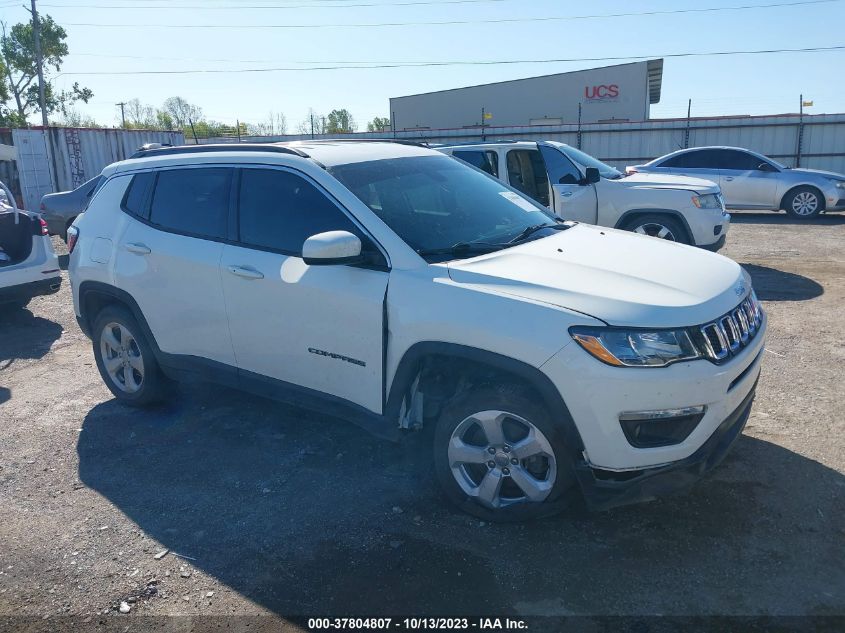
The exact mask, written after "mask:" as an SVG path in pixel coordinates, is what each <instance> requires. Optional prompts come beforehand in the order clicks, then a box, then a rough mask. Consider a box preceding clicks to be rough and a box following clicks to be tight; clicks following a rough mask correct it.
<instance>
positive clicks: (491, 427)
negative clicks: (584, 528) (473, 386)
mask: <svg viewBox="0 0 845 633" xmlns="http://www.w3.org/2000/svg"><path fill="white" fill-rule="evenodd" d="M562 435H563V434H562V433H561V431H560V429H558V428H557V427H556V426H555V425H554V424H553V423H552V422H551V419H550V416H549V415H548V413H547V412H546V410H545V409H544V408H543V407H542V406H541V405H539V404H538V403H536V402H534V401H532V400H531V399H529V398H527V397H525V396H523V395H521V394H517V393H512V392H509V391H508V390H505V389H501V388H499V389H497V388H492V387H491V388H483V389H479V390H477V391H471V392H468V393H466V394H464V395H462V396H458V397H457V398H456V399H455V400H453V401H452V402H451V403H449V404H448V405H447V406H446V407H445V408H444V410H443V413H442V414H441V416H440V419H439V420H438V422H437V428H436V429H435V432H434V468H435V472H436V475H437V479H438V482H439V483H440V486H441V487H442V489H443V491H444V492H445V494H446V496H447V497H448V498H449V500H450V501H452V503H454V504H455V505H456V506H457V507H459V508H460V509H461V510H464V511H465V512H468V513H470V514H473V515H475V516H477V517H479V518H482V519H486V520H489V521H518V520H525V519H533V518H538V517H542V516H548V515H551V514H555V513H557V512H559V511H561V510H563V509H564V508H565V507H566V506H567V505H568V504H569V503H570V502H571V501H572V499H573V497H574V493H575V490H576V489H575V474H574V469H573V463H572V459H571V457H570V453H569V450H568V449H567V446H566V445H565V444H564V442H563V439H562Z"/></svg>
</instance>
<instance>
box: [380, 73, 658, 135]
mask: <svg viewBox="0 0 845 633" xmlns="http://www.w3.org/2000/svg"><path fill="white" fill-rule="evenodd" d="M662 80H663V60H662V59H652V60H648V61H644V62H634V63H631V64H619V65H616V66H605V67H604V68H592V69H590V70H579V71H575V72H569V73H558V74H555V75H544V76H542V77H529V78H527V79H516V80H513V81H501V82H497V83H492V84H483V85H480V86H469V87H466V88H455V89H453V90H441V91H438V92H428V93H424V94H417V95H410V96H406V97H395V98H392V99H391V100H390V112H391V117H392V119H393V120H392V123H393V128H394V129H395V130H419V129H444V128H463V127H475V126H480V125H482V122H483V124H485V125H495V126H513V125H559V124H562V123H576V122H577V121H578V110H579V104H580V107H581V122H582V123H600V122H605V121H644V120H646V119H648V118H649V106H650V105H651V104H652V103H658V102H659V101H660V86H661V82H662Z"/></svg>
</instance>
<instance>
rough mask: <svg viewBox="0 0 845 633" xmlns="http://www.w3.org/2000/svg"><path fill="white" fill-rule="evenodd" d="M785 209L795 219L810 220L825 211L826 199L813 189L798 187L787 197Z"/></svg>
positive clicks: (784, 203)
mask: <svg viewBox="0 0 845 633" xmlns="http://www.w3.org/2000/svg"><path fill="white" fill-rule="evenodd" d="M783 207H784V209H786V212H787V213H788V214H789V215H791V216H792V217H793V218H798V219H800V220H810V219H812V218H815V217H816V216H818V215H819V213H821V212H822V211H824V198H822V195H821V194H820V193H819V191H818V190H817V189H814V188H813V187H798V188H796V189H794V190H793V191H790V192H789V193H788V194H787V195H786V197H785V198H784V199H783Z"/></svg>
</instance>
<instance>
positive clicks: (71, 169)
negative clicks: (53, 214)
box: [7, 128, 185, 209]
mask: <svg viewBox="0 0 845 633" xmlns="http://www.w3.org/2000/svg"><path fill="white" fill-rule="evenodd" d="M11 137H12V145H14V146H15V147H16V148H17V150H18V160H17V171H18V179H19V183H17V184H18V185H19V187H20V191H21V197H22V198H23V204H24V208H26V209H38V205H39V204H40V202H41V196H43V195H44V194H45V193H52V192H54V191H67V190H69V189H74V188H75V187H77V186H78V185H80V184H82V183H83V182H85V181H86V180H89V179H91V178H93V177H94V176H96V175H97V174H99V173H100V172H101V171H102V170H103V167H105V166H106V165H109V164H111V163H113V162H115V161H119V160H124V159H126V158H128V157H129V156H131V155H132V154H133V153H134V152H135V151H136V150H137V149H138V148H139V147H140V146H141V145H143V144H144V143H170V144H173V145H182V144H184V142H185V137H184V135H183V134H182V133H181V132H156V131H148V130H113V129H102V130H98V129H77V128H49V129H47V130H44V129H39V128H36V129H15V130H12V132H11ZM7 184H8V183H7ZM10 187H12V185H11V184H10ZM13 190H14V187H13Z"/></svg>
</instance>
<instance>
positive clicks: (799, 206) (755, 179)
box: [627, 147, 845, 220]
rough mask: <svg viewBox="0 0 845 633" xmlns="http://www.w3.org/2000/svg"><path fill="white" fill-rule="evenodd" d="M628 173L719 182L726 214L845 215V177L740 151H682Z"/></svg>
mask: <svg viewBox="0 0 845 633" xmlns="http://www.w3.org/2000/svg"><path fill="white" fill-rule="evenodd" d="M627 171H628V173H637V174H660V175H662V174H677V175H682V176H694V177H696V178H707V179H708V180H712V181H714V182H718V183H719V186H720V187H721V188H722V195H723V196H724V198H725V206H726V207H727V208H729V209H763V210H767V211H769V210H770V211H777V210H780V209H784V210H785V211H786V212H787V213H788V214H789V215H791V216H792V217H794V218H799V219H802V220H808V219H810V218H814V217H816V216H817V215H819V214H820V213H821V212H823V211H843V210H845V175H843V174H837V173H835V172H831V171H822V170H819V169H791V168H789V167H786V166H785V165H782V164H780V163H779V162H777V161H775V160H772V159H771V158H768V157H767V156H763V154H758V153H757V152H752V151H751V150H749V149H743V148H741V147H694V148H692V149H682V150H679V151H677V152H672V153H671V154H666V156H661V157H660V158H655V159H654V160H653V161H651V162H649V163H646V164H645V165H636V166H632V167H628V169H627Z"/></svg>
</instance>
